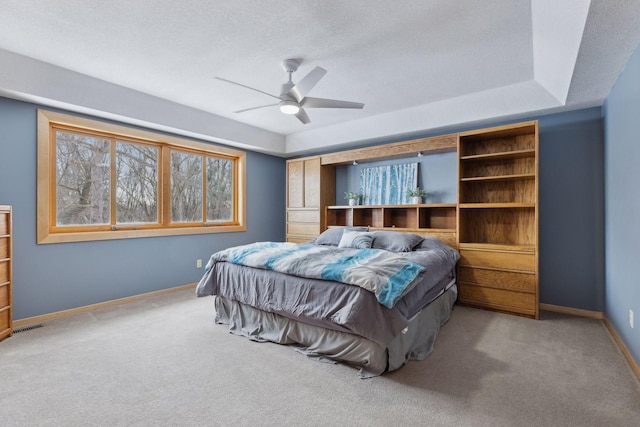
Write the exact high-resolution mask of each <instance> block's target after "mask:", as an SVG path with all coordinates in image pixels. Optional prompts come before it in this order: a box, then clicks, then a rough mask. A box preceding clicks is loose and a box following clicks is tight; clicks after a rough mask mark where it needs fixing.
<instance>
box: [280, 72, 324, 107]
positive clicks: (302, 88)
mask: <svg viewBox="0 0 640 427" xmlns="http://www.w3.org/2000/svg"><path fill="white" fill-rule="evenodd" d="M325 74H327V70H325V69H324V68H320V67H316V68H314V69H313V70H311V71H310V72H309V74H307V75H306V76H304V78H303V79H302V80H300V81H299V82H298V83H296V85H295V86H294V87H292V88H291V89H289V91H288V92H287V95H289V96H292V97H293V98H294V99H295V100H296V101H298V102H300V101H302V98H304V97H305V96H306V95H307V93H309V91H310V90H311V89H313V87H314V86H315V85H316V84H318V82H319V81H320V79H321V78H322V77H324V75H325Z"/></svg>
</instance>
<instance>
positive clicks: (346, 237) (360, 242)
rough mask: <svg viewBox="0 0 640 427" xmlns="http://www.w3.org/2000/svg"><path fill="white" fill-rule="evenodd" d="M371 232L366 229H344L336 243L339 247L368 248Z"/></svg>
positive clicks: (371, 239)
mask: <svg viewBox="0 0 640 427" xmlns="http://www.w3.org/2000/svg"><path fill="white" fill-rule="evenodd" d="M372 241H373V234H372V233H367V232H366V231H354V230H344V232H343V233H342V238H341V239H340V243H339V244H338V247H339V248H354V249H369V248H370V247H371V242H372Z"/></svg>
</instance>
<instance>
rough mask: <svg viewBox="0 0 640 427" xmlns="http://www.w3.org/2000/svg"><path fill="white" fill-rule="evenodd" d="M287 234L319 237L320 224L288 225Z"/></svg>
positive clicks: (295, 223) (290, 223)
mask: <svg viewBox="0 0 640 427" xmlns="http://www.w3.org/2000/svg"><path fill="white" fill-rule="evenodd" d="M287 234H296V235H302V236H314V237H317V236H318V235H319V234H320V223H300V222H289V223H287Z"/></svg>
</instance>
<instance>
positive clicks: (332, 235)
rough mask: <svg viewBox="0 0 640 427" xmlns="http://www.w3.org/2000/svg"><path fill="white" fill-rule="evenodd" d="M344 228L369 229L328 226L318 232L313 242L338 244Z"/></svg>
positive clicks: (363, 228) (350, 228) (364, 228)
mask: <svg viewBox="0 0 640 427" xmlns="http://www.w3.org/2000/svg"><path fill="white" fill-rule="evenodd" d="M344 230H354V231H369V227H338V228H328V229H326V230H325V231H323V232H322V234H320V235H319V236H318V237H317V238H316V239H315V241H313V243H314V244H315V245H327V246H338V245H339V244H340V239H342V233H343V232H344Z"/></svg>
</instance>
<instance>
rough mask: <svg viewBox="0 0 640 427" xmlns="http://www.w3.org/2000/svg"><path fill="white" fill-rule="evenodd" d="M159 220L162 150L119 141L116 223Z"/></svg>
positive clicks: (117, 144)
mask: <svg viewBox="0 0 640 427" xmlns="http://www.w3.org/2000/svg"><path fill="white" fill-rule="evenodd" d="M157 222H158V149H157V148H156V147H150V146H146V145H141V144H130V143H126V142H120V141H118V142H116V223H118V224H122V223H157Z"/></svg>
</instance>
